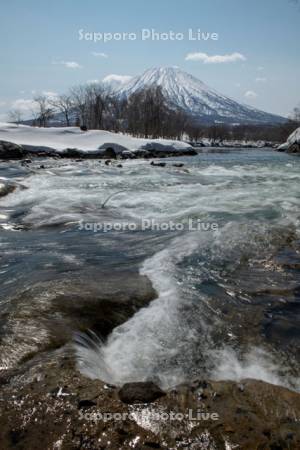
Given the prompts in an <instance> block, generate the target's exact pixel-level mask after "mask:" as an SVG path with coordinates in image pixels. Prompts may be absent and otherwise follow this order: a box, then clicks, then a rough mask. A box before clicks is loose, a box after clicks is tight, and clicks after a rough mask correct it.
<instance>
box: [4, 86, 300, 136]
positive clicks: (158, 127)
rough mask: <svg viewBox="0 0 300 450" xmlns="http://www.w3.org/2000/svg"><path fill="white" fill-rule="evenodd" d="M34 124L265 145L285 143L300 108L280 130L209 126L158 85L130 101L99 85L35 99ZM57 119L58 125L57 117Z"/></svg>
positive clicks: (16, 117) (299, 119)
mask: <svg viewBox="0 0 300 450" xmlns="http://www.w3.org/2000/svg"><path fill="white" fill-rule="evenodd" d="M33 105H34V107H33V108H32V116H33V120H32V125H34V126H39V127H47V126H49V124H55V125H61V126H63V125H65V126H80V127H81V128H82V129H83V130H87V129H95V130H97V129H99V130H100V129H101V130H109V131H114V132H124V133H129V134H131V135H133V136H136V137H143V138H170V139H183V138H185V139H188V140H190V141H192V142H197V141H201V140H202V139H203V138H208V139H210V140H211V141H212V142H220V141H224V140H248V141H249V140H267V141H273V142H283V141H285V140H286V138H287V137H288V136H289V134H290V133H291V132H292V131H293V130H294V129H295V128H296V127H297V126H299V125H300V108H299V107H297V108H295V109H294V111H293V113H292V115H291V118H290V120H289V121H287V122H286V123H284V124H280V125H273V126H272V125H235V126H232V125H225V124H219V125H208V124H205V123H199V121H195V119H192V118H191V117H190V116H188V115H187V114H185V113H184V112H183V111H180V110H178V109H175V108H171V107H170V105H169V104H167V102H166V99H165V96H164V95H163V91H162V88H161V87H160V86H150V87H147V88H144V89H142V90H139V91H137V92H134V93H133V94H131V95H130V96H129V97H128V98H121V99H120V98H117V97H116V96H115V95H114V94H113V92H112V91H111V90H110V89H109V88H108V87H107V86H105V85H103V84H96V83H95V84H87V85H79V86H75V87H73V88H71V89H70V91H69V92H68V94H62V95H58V96H53V97H49V96H46V95H37V96H36V97H34V99H33ZM58 113H59V116H60V119H59V122H58V121H57V114H58ZM10 119H11V121H12V122H16V123H20V122H22V115H21V111H20V110H13V111H11V112H10Z"/></svg>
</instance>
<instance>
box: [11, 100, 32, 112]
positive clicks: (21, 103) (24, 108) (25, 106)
mask: <svg viewBox="0 0 300 450" xmlns="http://www.w3.org/2000/svg"><path fill="white" fill-rule="evenodd" d="M11 109H17V110H19V111H21V113H23V114H24V115H26V116H27V115H31V114H32V112H33V111H37V104H36V103H35V101H34V100H28V99H24V98H18V99H17V100H14V101H13V102H12V103H11ZM29 113H30V114H29Z"/></svg>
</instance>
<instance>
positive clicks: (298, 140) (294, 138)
mask: <svg viewBox="0 0 300 450" xmlns="http://www.w3.org/2000/svg"><path fill="white" fill-rule="evenodd" d="M293 144H300V127H299V128H297V129H296V130H295V131H294V132H293V133H292V134H291V135H290V136H289V137H288V139H287V141H286V142H285V143H284V144H281V145H280V146H279V147H278V150H287V149H288V148H289V147H290V146H291V145H293Z"/></svg>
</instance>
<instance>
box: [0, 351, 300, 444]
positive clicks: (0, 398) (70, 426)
mask: <svg viewBox="0 0 300 450" xmlns="http://www.w3.org/2000/svg"><path fill="white" fill-rule="evenodd" d="M1 382H2V383H1ZM0 383H1V384H2V386H1V394H0V408H1V413H0V442H1V448H3V449H6V450H9V449H16V448H19V449H21V448H23V449H25V448H26V449H30V450H35V449H37V450H40V449H41V443H42V448H43V449H45V450H46V449H62V450H65V449H66V450H69V449H82V448H84V449H93V450H97V449H99V450H100V449H112V450H116V449H122V450H126V449H144V450H146V449H151V448H152V449H153V448H161V449H166V450H167V449H187V448H189V449H197V450H198V449H206V450H208V449H209V450H210V449H211V450H228V449H234V448H240V449H243V450H254V449H264V450H268V449H269V450H271V449H272V450H275V449H290V450H293V449H295V450H296V449H299V448H300V427H299V420H300V395H299V394H298V393H295V392H292V391H289V390H288V389H285V388H282V387H279V386H274V385H271V384H268V383H265V382H262V381H256V380H244V381H242V382H240V383H236V382H232V381H218V382H213V381H203V380H196V381H194V382H193V383H191V384H189V385H188V384H187V385H182V386H178V387H177V388H175V389H173V390H172V391H170V392H167V393H166V395H164V396H161V397H160V398H158V399H157V400H156V401H155V402H154V403H151V405H149V404H142V405H141V404H139V405H135V404H124V403H123V402H122V401H121V400H120V399H119V397H118V389H117V388H116V387H114V386H110V385H105V384H104V383H102V382H101V381H100V380H90V379H88V378H85V377H83V376H82V375H81V374H79V373H78V372H76V370H75V368H74V363H73V357H72V355H69V356H67V354H66V352H65V351H64V353H63V352H61V351H55V352H53V354H52V357H51V358H49V357H48V358H44V359H43V358H42V357H40V359H35V360H32V361H30V362H27V363H26V364H24V366H23V368H22V370H21V369H18V371H15V372H10V373H9V372H7V373H6V376H5V377H4V376H3V377H2V380H1V378H0ZM126 389H128V388H126Z"/></svg>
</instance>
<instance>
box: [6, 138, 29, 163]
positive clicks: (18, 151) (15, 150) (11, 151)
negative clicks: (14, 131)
mask: <svg viewBox="0 0 300 450" xmlns="http://www.w3.org/2000/svg"><path fill="white" fill-rule="evenodd" d="M24 154H25V152H24V149H23V148H22V146H20V145H17V144H13V143H12V142H8V141H0V159H8V160H9V159H22V158H23V156H24Z"/></svg>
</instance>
